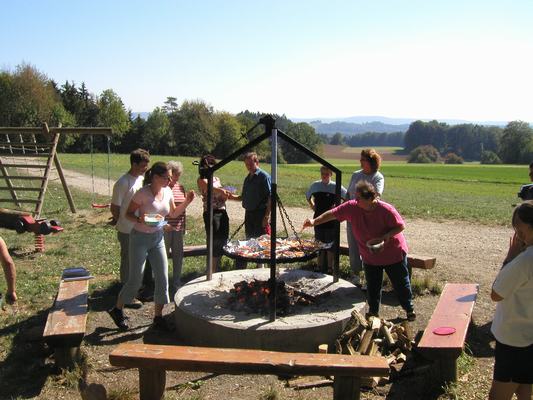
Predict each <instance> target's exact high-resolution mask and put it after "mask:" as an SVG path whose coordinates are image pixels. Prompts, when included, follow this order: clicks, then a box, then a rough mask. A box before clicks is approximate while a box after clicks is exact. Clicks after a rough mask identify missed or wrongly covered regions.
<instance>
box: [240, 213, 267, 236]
mask: <svg viewBox="0 0 533 400" xmlns="http://www.w3.org/2000/svg"><path fill="white" fill-rule="evenodd" d="M265 213H266V209H265V208H263V209H261V210H246V211H245V213H244V232H245V234H246V239H251V238H257V237H259V236H261V235H264V234H265V233H266V229H265V228H264V227H263V219H264V218H265Z"/></svg>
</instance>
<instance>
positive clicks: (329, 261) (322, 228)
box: [305, 166, 347, 272]
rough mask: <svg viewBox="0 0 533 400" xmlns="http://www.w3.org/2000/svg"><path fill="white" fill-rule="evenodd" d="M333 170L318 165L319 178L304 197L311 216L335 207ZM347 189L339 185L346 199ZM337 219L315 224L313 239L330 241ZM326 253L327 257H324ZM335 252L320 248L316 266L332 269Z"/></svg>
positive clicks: (322, 269)
mask: <svg viewBox="0 0 533 400" xmlns="http://www.w3.org/2000/svg"><path fill="white" fill-rule="evenodd" d="M332 175H333V172H332V171H331V170H330V169H329V168H327V167H324V166H322V167H320V180H319V181H315V182H313V183H312V185H311V187H310V188H309V190H308V191H307V193H306V195H305V197H306V199H307V202H308V203H309V207H311V209H312V210H313V211H314V214H313V218H316V217H318V216H319V215H321V214H323V213H325V212H326V211H328V210H331V209H332V208H333V207H335V187H336V185H335V182H334V181H332V180H331V176H332ZM346 197H347V191H346V189H345V188H344V186H341V198H342V199H346ZM338 225H339V223H338V221H329V222H326V223H324V224H322V225H318V226H315V227H314V228H315V239H316V240H318V241H321V242H322V243H332V242H333V241H334V240H335V232H336V229H338ZM326 255H327V257H326ZM334 257H335V252H334V251H333V250H331V249H329V250H321V251H320V252H319V253H318V266H319V268H320V270H321V271H322V272H328V269H331V270H332V269H333V262H334Z"/></svg>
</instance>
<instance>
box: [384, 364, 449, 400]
mask: <svg viewBox="0 0 533 400" xmlns="http://www.w3.org/2000/svg"><path fill="white" fill-rule="evenodd" d="M403 371H405V372H403ZM434 373H435V369H434V368H433V365H432V363H431V362H429V361H427V360H425V359H423V358H422V357H419V356H418V357H417V356H415V357H412V358H409V359H408V360H407V362H406V363H405V365H404V367H403V368H402V372H400V374H399V376H397V377H396V378H395V379H394V381H393V382H392V383H391V385H390V388H389V391H388V393H387V394H386V396H385V398H386V399H387V400H403V399H425V400H434V399H438V398H439V396H441V395H442V394H443V393H444V390H443V388H442V387H441V386H440V385H439V384H437V382H438V379H437V378H436V376H434Z"/></svg>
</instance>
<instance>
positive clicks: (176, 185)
mask: <svg viewBox="0 0 533 400" xmlns="http://www.w3.org/2000/svg"><path fill="white" fill-rule="evenodd" d="M167 166H168V168H169V169H170V171H171V173H172V178H171V180H170V182H169V184H168V186H169V187H170V189H172V195H173V198H174V205H175V206H176V207H177V206H179V205H180V204H181V203H183V202H184V201H185V194H186V193H185V188H184V187H183V185H182V184H181V183H180V182H179V180H180V177H181V174H182V173H183V164H182V163H181V162H179V161H169V162H168V163H167ZM167 222H168V225H167V226H166V227H165V246H166V248H167V254H168V255H169V257H172V289H174V292H176V291H177V290H178V289H179V287H180V286H181V280H180V278H181V268H182V266H183V234H184V233H185V212H183V214H180V215H179V216H177V217H175V218H170V217H167Z"/></svg>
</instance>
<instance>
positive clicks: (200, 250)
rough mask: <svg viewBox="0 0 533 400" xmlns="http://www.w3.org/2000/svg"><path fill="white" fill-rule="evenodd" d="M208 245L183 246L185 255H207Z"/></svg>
mask: <svg viewBox="0 0 533 400" xmlns="http://www.w3.org/2000/svg"><path fill="white" fill-rule="evenodd" d="M206 255H207V246H206V245H205V244H199V245H190V246H183V257H195V256H206Z"/></svg>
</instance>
